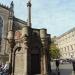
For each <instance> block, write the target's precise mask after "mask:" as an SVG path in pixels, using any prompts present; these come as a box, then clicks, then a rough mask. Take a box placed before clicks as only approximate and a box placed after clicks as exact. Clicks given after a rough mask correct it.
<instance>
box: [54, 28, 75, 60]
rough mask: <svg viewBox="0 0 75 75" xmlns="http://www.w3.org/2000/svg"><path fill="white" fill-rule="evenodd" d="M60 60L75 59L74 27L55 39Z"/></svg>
mask: <svg viewBox="0 0 75 75" xmlns="http://www.w3.org/2000/svg"><path fill="white" fill-rule="evenodd" d="M55 43H56V44H57V46H58V48H59V49H60V54H61V58H62V59H69V58H75V27H74V28H72V29H71V30H69V31H67V32H65V33H64V34H62V35H61V36H59V37H57V38H56V41H55Z"/></svg>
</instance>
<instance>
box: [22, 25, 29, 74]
mask: <svg viewBox="0 0 75 75" xmlns="http://www.w3.org/2000/svg"><path fill="white" fill-rule="evenodd" d="M28 30H29V28H28V26H24V27H23V29H22V45H23V46H22V47H23V51H24V73H23V74H24V75H28V49H29V48H28V36H29V31H28Z"/></svg>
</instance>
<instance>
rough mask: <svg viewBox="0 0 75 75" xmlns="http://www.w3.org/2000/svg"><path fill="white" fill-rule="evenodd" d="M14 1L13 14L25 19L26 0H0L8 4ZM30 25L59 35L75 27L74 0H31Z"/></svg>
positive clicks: (53, 34)
mask: <svg viewBox="0 0 75 75" xmlns="http://www.w3.org/2000/svg"><path fill="white" fill-rule="evenodd" d="M11 1H13V2H14V12H15V13H14V15H15V16H16V17H17V18H20V19H22V20H24V21H27V6H26V4H27V2H28V0H0V3H3V4H4V5H7V6H10V3H11ZM31 2H32V12H31V14H32V27H33V28H39V29H41V28H46V29H47V32H48V34H51V35H52V36H60V35H61V34H63V33H64V32H66V31H68V30H70V29H71V28H73V27H75V0H31Z"/></svg>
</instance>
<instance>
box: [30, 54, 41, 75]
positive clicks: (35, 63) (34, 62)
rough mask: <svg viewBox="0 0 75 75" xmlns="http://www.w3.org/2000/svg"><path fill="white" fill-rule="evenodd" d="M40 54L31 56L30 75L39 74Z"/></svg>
mask: <svg viewBox="0 0 75 75" xmlns="http://www.w3.org/2000/svg"><path fill="white" fill-rule="evenodd" d="M40 68H41V66H40V54H32V55H31V75H35V74H41V71H40V70H41V69H40Z"/></svg>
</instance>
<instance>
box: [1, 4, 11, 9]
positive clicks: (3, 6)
mask: <svg viewBox="0 0 75 75" xmlns="http://www.w3.org/2000/svg"><path fill="white" fill-rule="evenodd" d="M0 7H2V8H5V9H7V10H9V9H10V8H9V7H8V6H6V5H3V4H1V3H0Z"/></svg>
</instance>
